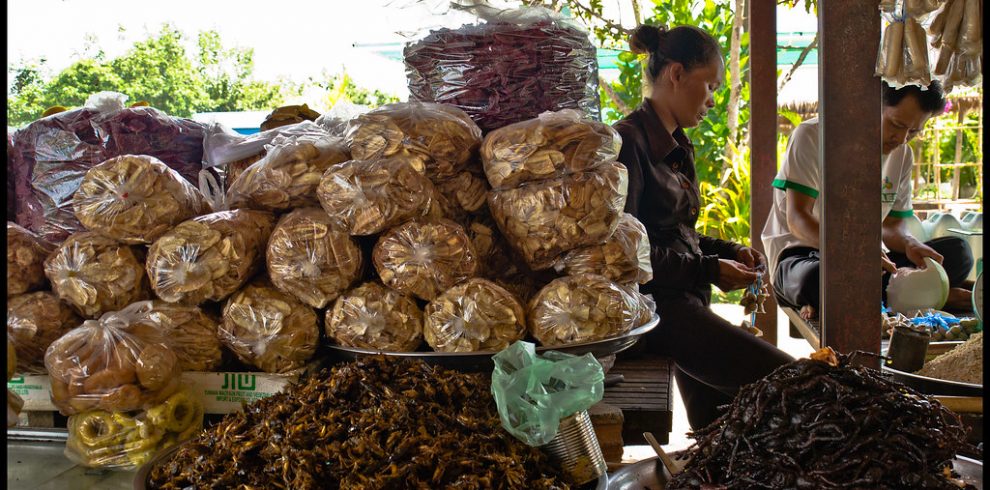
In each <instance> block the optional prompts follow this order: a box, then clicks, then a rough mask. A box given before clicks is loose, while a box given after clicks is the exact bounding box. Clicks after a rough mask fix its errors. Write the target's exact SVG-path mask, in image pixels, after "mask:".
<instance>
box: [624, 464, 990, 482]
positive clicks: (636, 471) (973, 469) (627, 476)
mask: <svg viewBox="0 0 990 490" xmlns="http://www.w3.org/2000/svg"><path fill="white" fill-rule="evenodd" d="M658 468H662V469H663V473H662V474H658V473H657V469H658ZM952 468H953V469H955V470H956V472H957V473H959V475H960V479H961V480H963V481H964V482H966V483H968V484H970V485H973V486H974V487H976V488H977V490H983V463H982V462H981V461H977V460H975V459H970V458H967V457H965V456H956V459H954V460H952ZM668 481H670V473H668V472H667V469H666V468H664V467H663V465H662V464H660V460H659V458H655V457H654V458H650V459H644V460H643V461H640V462H638V463H634V464H631V465H629V466H626V467H625V468H622V469H620V470H618V471H616V472H615V473H612V474H610V475H609V476H608V490H663V489H664V488H665V485H666V483H667V482H668Z"/></svg>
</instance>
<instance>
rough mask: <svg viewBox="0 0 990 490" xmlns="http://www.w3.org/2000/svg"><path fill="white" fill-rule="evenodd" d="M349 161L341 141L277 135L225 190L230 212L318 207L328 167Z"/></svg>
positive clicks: (337, 139) (315, 137) (319, 137)
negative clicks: (320, 185) (321, 184)
mask: <svg viewBox="0 0 990 490" xmlns="http://www.w3.org/2000/svg"><path fill="white" fill-rule="evenodd" d="M348 160H350V153H349V152H348V150H347V147H346V145H344V142H343V140H341V139H340V138H334V137H331V136H329V135H327V134H322V135H320V136H310V135H302V136H291V137H285V136H278V137H276V138H275V139H274V140H272V144H271V145H270V146H269V147H267V152H266V154H265V156H264V157H263V158H261V159H260V160H258V161H257V162H255V163H252V164H251V166H250V167H248V168H246V169H245V170H244V171H243V172H242V173H241V174H240V175H239V176H237V178H236V179H235V180H234V181H233V183H231V184H230V188H229V189H227V199H226V201H227V204H228V205H229V207H230V208H231V209H237V208H250V209H260V210H264V211H285V210H289V209H292V208H297V207H303V206H315V205H317V204H319V201H318V199H317V197H316V188H317V186H319V184H320V178H321V177H323V173H324V172H326V171H327V170H328V169H329V168H330V167H332V166H334V165H336V164H338V163H342V162H346V161H348Z"/></svg>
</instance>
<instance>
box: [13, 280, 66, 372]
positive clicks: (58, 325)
mask: <svg viewBox="0 0 990 490" xmlns="http://www.w3.org/2000/svg"><path fill="white" fill-rule="evenodd" d="M82 322H83V320H82V318H80V317H79V315H76V312H75V311H73V309H72V308H71V307H69V305H67V304H65V303H64V302H62V301H60V300H59V299H58V297H57V296H55V295H54V294H52V293H50V292H47V291H38V292H36V293H27V294H20V295H17V296H10V297H8V298H7V340H8V341H9V342H13V345H14V348H15V349H16V350H17V360H18V366H17V372H18V373H21V374H47V373H46V371H45V352H46V351H47V350H48V346H49V345H51V344H52V342H55V341H56V340H58V339H59V337H61V336H62V335H65V334H66V333H68V332H69V330H72V329H73V328H76V327H78V326H79V325H80V324H82Z"/></svg>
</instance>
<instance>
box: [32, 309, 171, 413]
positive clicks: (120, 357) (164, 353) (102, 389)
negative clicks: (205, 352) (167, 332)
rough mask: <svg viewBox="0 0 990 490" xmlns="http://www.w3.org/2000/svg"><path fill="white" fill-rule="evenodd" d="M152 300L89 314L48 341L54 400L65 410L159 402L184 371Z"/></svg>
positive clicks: (119, 408) (131, 407)
mask: <svg viewBox="0 0 990 490" xmlns="http://www.w3.org/2000/svg"><path fill="white" fill-rule="evenodd" d="M151 312H152V305H151V302H150V301H141V302H137V303H133V304H131V305H128V306H127V307H126V308H124V309H122V310H120V311H114V312H110V313H107V314H105V315H103V316H102V317H100V319H99V320H87V321H86V322H85V323H83V324H82V325H81V326H79V327H78V328H75V329H73V330H71V331H69V332H68V333H66V334H65V335H63V336H62V337H61V338H59V339H58V340H56V341H55V342H53V343H52V345H51V346H49V347H48V351H47V352H46V353H45V367H46V368H47V369H48V375H49V377H50V380H51V384H52V403H53V404H55V406H56V407H58V409H59V411H60V412H61V413H62V414H63V415H74V414H77V413H81V412H85V411H87V410H93V409H98V410H105V411H108V412H127V411H131V410H139V409H141V408H147V407H150V406H152V405H156V404H159V403H162V402H163V401H164V400H165V399H167V398H168V397H169V396H171V395H172V393H175V392H176V391H177V390H178V389H179V385H180V380H179V377H180V375H181V373H182V370H181V368H180V367H179V362H178V358H177V357H176V355H175V352H173V351H172V349H171V348H169V347H168V346H167V345H166V339H165V338H164V337H163V335H162V334H161V330H160V327H161V326H160V325H159V324H158V322H157V321H156V319H155V318H154V317H153V316H152V315H151Z"/></svg>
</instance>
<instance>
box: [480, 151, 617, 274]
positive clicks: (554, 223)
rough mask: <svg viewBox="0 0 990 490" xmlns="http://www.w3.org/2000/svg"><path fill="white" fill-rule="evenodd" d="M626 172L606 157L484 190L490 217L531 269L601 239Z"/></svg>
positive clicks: (609, 227) (612, 223)
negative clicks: (586, 167)
mask: <svg viewBox="0 0 990 490" xmlns="http://www.w3.org/2000/svg"><path fill="white" fill-rule="evenodd" d="M627 187H628V174H627V172H626V168H625V166H623V165H622V164H621V163H618V162H611V163H608V164H605V165H603V166H602V167H600V168H598V169H595V170H592V171H589V172H582V173H577V174H573V175H568V176H565V177H561V178H559V179H552V180H545V181H541V182H533V183H530V184H526V185H523V186H521V187H518V188H515V189H506V190H501V191H493V192H491V193H489V195H488V204H489V207H490V209H491V213H492V217H494V218H495V222H496V224H497V225H498V228H499V230H501V231H502V233H503V235H505V238H506V240H507V241H508V242H509V244H510V245H511V246H512V248H513V249H515V250H516V251H517V252H519V254H520V255H522V257H523V259H525V260H526V263H527V264H528V265H529V266H530V267H531V268H533V269H535V270H542V269H546V268H548V267H550V266H551V265H553V263H554V261H555V260H557V257H558V256H559V255H561V254H562V253H564V252H568V251H570V250H573V249H575V248H579V247H582V246H589V245H598V244H601V243H604V242H605V240H607V239H608V238H609V237H610V236H612V233H613V232H614V231H615V227H616V226H617V225H618V222H619V216H621V214H622V209H623V207H624V206H625V203H626V192H627Z"/></svg>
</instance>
